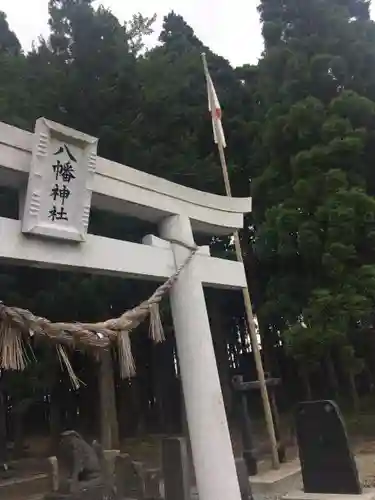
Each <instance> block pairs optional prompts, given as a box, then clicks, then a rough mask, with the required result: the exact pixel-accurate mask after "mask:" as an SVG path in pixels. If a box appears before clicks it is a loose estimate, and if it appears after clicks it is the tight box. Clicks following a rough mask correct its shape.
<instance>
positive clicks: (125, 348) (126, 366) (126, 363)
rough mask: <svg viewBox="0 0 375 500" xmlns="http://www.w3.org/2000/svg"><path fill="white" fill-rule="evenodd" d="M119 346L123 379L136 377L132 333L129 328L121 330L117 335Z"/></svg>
mask: <svg viewBox="0 0 375 500" xmlns="http://www.w3.org/2000/svg"><path fill="white" fill-rule="evenodd" d="M117 348H118V353H119V365H120V377H121V378H122V379H125V378H130V377H134V375H135V363H134V358H133V354H132V347H131V343H130V335H129V332H128V331H127V330H123V331H121V332H119V334H118V336H117Z"/></svg>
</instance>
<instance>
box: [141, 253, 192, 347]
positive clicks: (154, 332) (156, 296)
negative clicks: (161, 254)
mask: <svg viewBox="0 0 375 500" xmlns="http://www.w3.org/2000/svg"><path fill="white" fill-rule="evenodd" d="M189 250H190V251H191V253H190V255H189V257H188V258H187V259H186V260H185V262H183V263H182V264H181V266H180V267H179V268H178V269H177V271H176V272H175V273H174V274H173V276H171V277H170V278H169V279H168V280H167V281H166V282H165V283H164V284H163V285H161V286H160V287H159V288H157V289H156V290H155V292H154V293H153V295H152V296H151V297H150V298H149V299H148V301H147V303H148V304H149V311H150V329H149V335H150V338H151V339H152V340H153V341H154V342H155V343H156V344H159V343H160V342H164V340H165V335H164V328H163V324H162V322H161V317H160V302H161V300H162V298H163V297H164V295H165V294H166V293H167V292H169V290H170V289H171V288H172V286H173V285H174V283H175V282H176V281H177V279H178V277H179V276H180V274H181V272H182V271H183V270H184V269H185V267H187V266H188V265H189V263H190V262H191V260H192V259H193V257H194V255H195V254H196V253H197V251H198V247H195V248H189Z"/></svg>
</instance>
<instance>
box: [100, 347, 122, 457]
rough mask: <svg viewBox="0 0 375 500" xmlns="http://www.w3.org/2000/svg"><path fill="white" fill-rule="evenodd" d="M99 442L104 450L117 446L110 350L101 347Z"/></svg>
mask: <svg viewBox="0 0 375 500" xmlns="http://www.w3.org/2000/svg"><path fill="white" fill-rule="evenodd" d="M99 387H100V442H101V445H102V447H103V449H104V450H111V449H118V448H119V434H118V420H117V408H116V394H115V383H114V376H113V366H112V356H111V352H110V351H109V350H107V349H103V351H102V353H101V357H100V368H99Z"/></svg>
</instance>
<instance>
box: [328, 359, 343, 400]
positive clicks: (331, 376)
mask: <svg viewBox="0 0 375 500" xmlns="http://www.w3.org/2000/svg"><path fill="white" fill-rule="evenodd" d="M325 365H326V369H327V375H328V380H329V386H330V389H331V391H332V395H333V398H334V399H337V398H338V396H339V389H340V387H339V381H338V379H337V375H336V370H335V367H334V364H333V360H332V356H331V354H328V355H327V356H326V358H325Z"/></svg>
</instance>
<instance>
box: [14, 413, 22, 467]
mask: <svg viewBox="0 0 375 500" xmlns="http://www.w3.org/2000/svg"><path fill="white" fill-rule="evenodd" d="M23 417H24V413H23V412H16V413H15V414H14V416H13V418H14V450H13V452H14V458H21V457H22V456H23V445H24V438H25V433H24V430H25V429H24V425H23Z"/></svg>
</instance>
